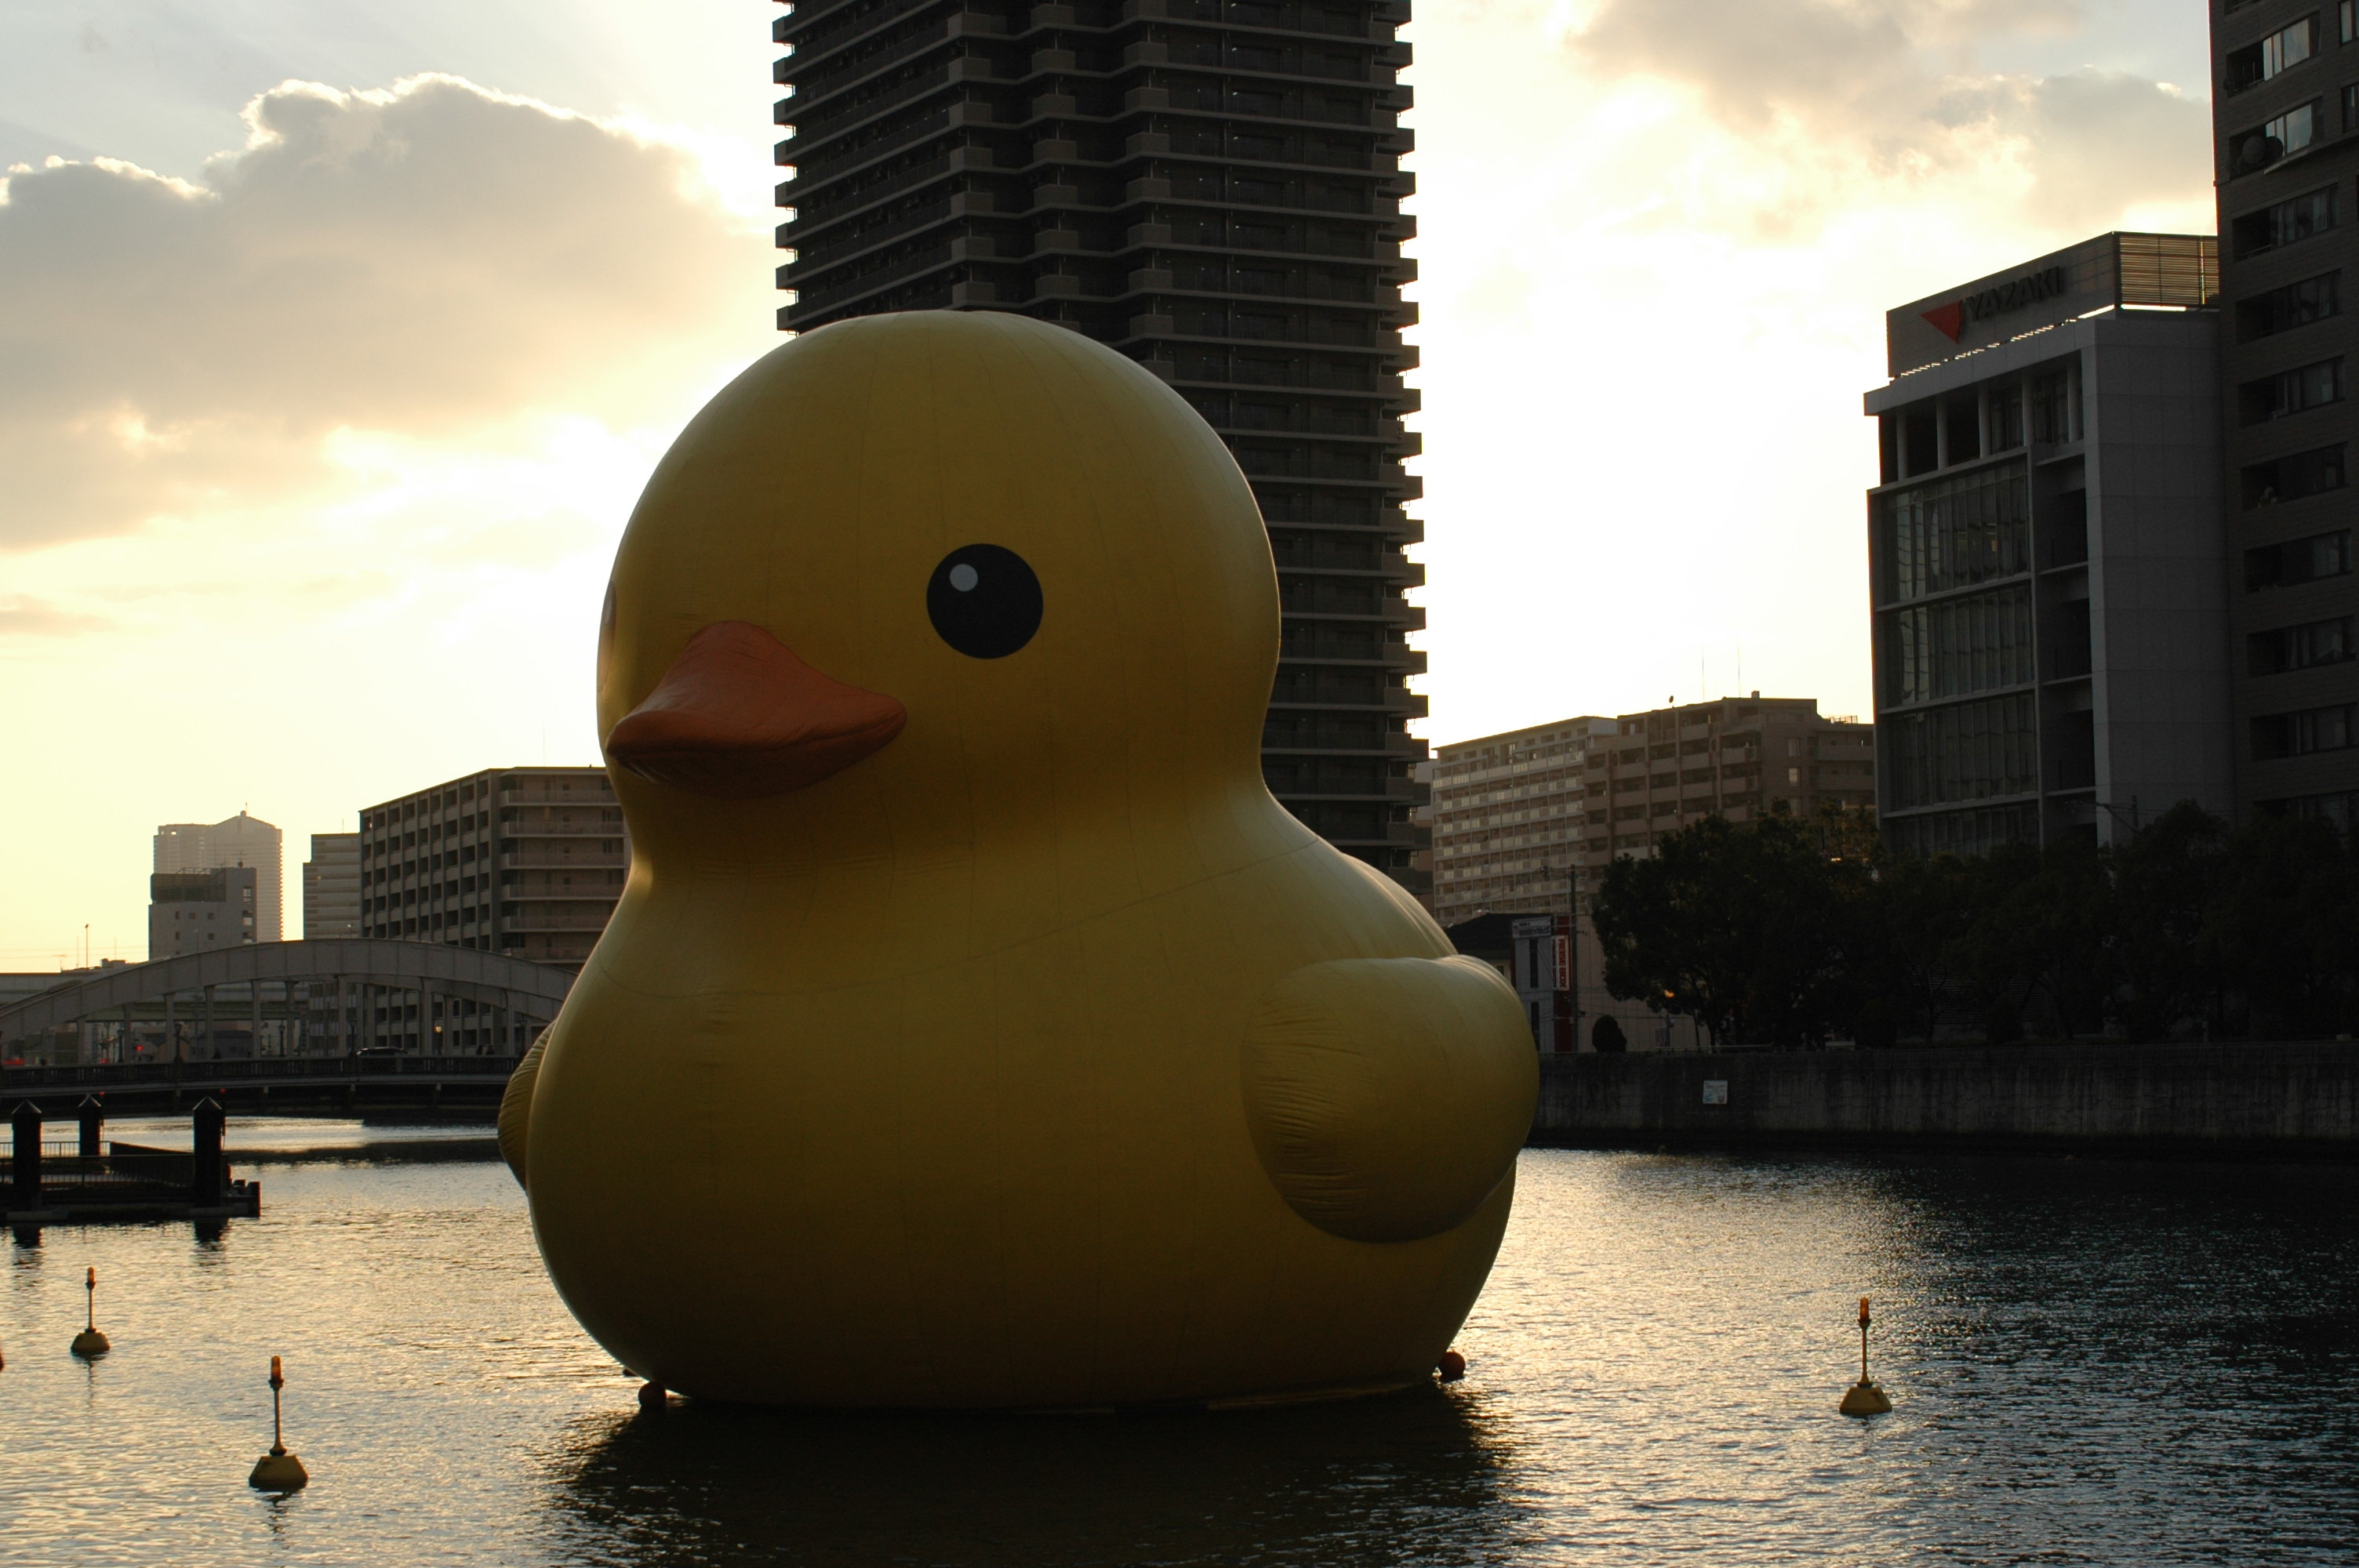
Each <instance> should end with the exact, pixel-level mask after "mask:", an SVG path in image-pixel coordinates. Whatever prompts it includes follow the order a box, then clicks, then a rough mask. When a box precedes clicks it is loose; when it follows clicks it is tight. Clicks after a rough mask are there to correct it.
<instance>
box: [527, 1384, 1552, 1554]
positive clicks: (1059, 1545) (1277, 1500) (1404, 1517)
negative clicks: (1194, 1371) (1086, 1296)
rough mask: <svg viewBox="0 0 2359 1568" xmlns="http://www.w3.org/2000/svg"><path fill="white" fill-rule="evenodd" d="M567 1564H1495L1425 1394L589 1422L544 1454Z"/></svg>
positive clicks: (1480, 1483) (1453, 1435) (1471, 1422)
mask: <svg viewBox="0 0 2359 1568" xmlns="http://www.w3.org/2000/svg"><path fill="white" fill-rule="evenodd" d="M552 1459H553V1464H552V1466H551V1467H552V1471H553V1473H554V1474H555V1475H556V1476H558V1477H559V1478H560V1483H561V1486H560V1490H559V1491H558V1492H557V1493H556V1494H555V1497H554V1499H553V1501H554V1503H555V1508H556V1512H557V1514H558V1516H559V1524H558V1539H559V1541H560V1542H561V1546H562V1552H561V1554H562V1555H563V1556H564V1557H565V1558H566V1559H568V1560H569V1561H575V1562H582V1563H610V1562H611V1563H623V1562H628V1563H660V1564H673V1563H678V1564H688V1563H698V1564H704V1563H773V1562H780V1561H788V1562H796V1563H813V1564H837V1563H846V1564H849V1563H942V1564H967V1563H973V1564H984V1563H994V1564H996V1563H1041V1564H1063V1563H1107V1562H1121V1563H1421V1562H1429V1561H1433V1562H1463V1561H1468V1560H1470V1559H1479V1560H1484V1561H1505V1560H1507V1559H1508V1558H1509V1557H1511V1556H1512V1555H1513V1553H1512V1552H1511V1551H1510V1548H1511V1547H1512V1545H1513V1544H1514V1542H1515V1540H1516V1537H1517V1521H1516V1519H1515V1515H1514V1512H1513V1510H1511V1509H1507V1508H1506V1507H1504V1506H1503V1505H1502V1502H1501V1498H1500V1495H1499V1490H1498V1485H1497V1483H1498V1478H1499V1467H1500V1457H1499V1455H1498V1454H1496V1453H1495V1451H1494V1447H1493V1445H1492V1444H1491V1443H1490V1442H1489V1441H1488V1437H1487V1434H1486V1433H1484V1431H1483V1422H1481V1421H1480V1420H1479V1419H1478V1418H1475V1417H1473V1416H1471V1415H1470V1414H1469V1413H1468V1412H1467V1411H1465V1410H1464V1409H1463V1408H1462V1406H1461V1405H1460V1403H1459V1402H1458V1401H1456V1400H1452V1399H1451V1398H1450V1397H1448V1396H1447V1395H1445V1394H1442V1393H1440V1392H1438V1391H1431V1390H1428V1391H1424V1392H1420V1393H1413V1394H1405V1395H1396V1396H1393V1397H1390V1398H1386V1399H1383V1400H1370V1401H1368V1402H1366V1403H1365V1404H1361V1405H1352V1406H1334V1405H1329V1406H1321V1407H1313V1408H1307V1409H1304V1408H1298V1409H1292V1410H1279V1411H1256V1412H1249V1413H1248V1412H1227V1413H1223V1414H1220V1415H1193V1416H1190V1415H1176V1414H1157V1415H1146V1416H1136V1417H1125V1418H1118V1419H1112V1420H1108V1419H1100V1418H1080V1417H1076V1418H1055V1417H1029V1418H988V1417H975V1418H951V1419H943V1418H921V1419H912V1418H898V1419H886V1418H881V1417H860V1418H853V1419H848V1420H847V1419H842V1418H836V1419H821V1418H817V1417H810V1416H790V1415H777V1414H771V1413H767V1412H763V1411H743V1410H728V1409H711V1408H702V1409H697V1408H688V1407H677V1408H675V1409H674V1410H672V1411H669V1412H668V1413H666V1414H664V1415H661V1416H657V1417H644V1416H641V1417H624V1416H604V1417H601V1418H598V1419H595V1420H591V1421H584V1422H579V1423H576V1425H575V1426H574V1427H573V1428H572V1429H571V1431H569V1432H568V1433H567V1434H566V1441H565V1442H564V1444H562V1445H561V1447H560V1449H559V1451H558V1453H557V1454H554V1455H552Z"/></svg>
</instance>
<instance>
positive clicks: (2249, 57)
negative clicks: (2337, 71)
mask: <svg viewBox="0 0 2359 1568" xmlns="http://www.w3.org/2000/svg"><path fill="white" fill-rule="evenodd" d="M2317 52H2318V18H2317V17H2316V16H2304V17H2303V18H2302V19H2301V20H2300V21H2299V22H2296V23H2295V24H2294V25H2293V26H2291V27H2280V28H2278V29H2277V31H2276V32H2274V33H2271V34H2270V35H2269V36H2268V37H2267V38H2263V39H2262V40H2261V41H2260V42H2259V43H2256V44H2247V45H2245V47H2244V48H2243V49H2234V50H2231V51H2230V53H2229V55H2228V61H2227V63H2228V76H2227V82H2226V86H2227V89H2228V91H2229V92H2243V91H2244V90H2245V89H2246V88H2247V87H2256V86H2258V85H2259V84H2260V83H2262V82H2264V81H2268V80H2269V79H2270V78H2272V77H2274V76H2276V75H2277V73H2278V72H2279V71H2281V70H2287V69H2288V68H2289V67H2292V66H2297V65H2299V64H2300V63H2301V62H2302V61H2304V60H2306V59H2309V58H2310V56H2311V55H2313V54H2316V53H2317Z"/></svg>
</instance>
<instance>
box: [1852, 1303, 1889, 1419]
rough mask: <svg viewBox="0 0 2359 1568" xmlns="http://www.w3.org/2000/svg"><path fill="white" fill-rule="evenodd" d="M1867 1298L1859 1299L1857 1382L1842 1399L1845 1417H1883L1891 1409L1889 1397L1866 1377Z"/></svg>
mask: <svg viewBox="0 0 2359 1568" xmlns="http://www.w3.org/2000/svg"><path fill="white" fill-rule="evenodd" d="M1867 1325H1868V1315H1867V1298H1866V1297H1865V1296H1862V1297H1860V1298H1859V1381H1858V1382H1857V1383H1854V1385H1852V1387H1851V1388H1850V1389H1848V1390H1845V1391H1844V1393H1843V1406H1842V1409H1843V1414H1845V1415H1858V1416H1869V1415H1883V1414H1885V1413H1886V1411H1890V1410H1891V1409H1892V1399H1891V1396H1890V1395H1888V1394H1886V1392H1885V1391H1884V1390H1882V1389H1879V1388H1877V1387H1876V1386H1875V1383H1874V1382H1873V1381H1872V1380H1871V1379H1869V1378H1868V1375H1867Z"/></svg>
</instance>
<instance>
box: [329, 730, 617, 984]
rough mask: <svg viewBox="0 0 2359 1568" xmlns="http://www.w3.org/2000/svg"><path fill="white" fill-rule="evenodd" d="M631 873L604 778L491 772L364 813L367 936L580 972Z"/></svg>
mask: <svg viewBox="0 0 2359 1568" xmlns="http://www.w3.org/2000/svg"><path fill="white" fill-rule="evenodd" d="M629 868H630V842H629V840H628V838H626V837H625V834H624V831H623V808H622V806H620V805H619V804H617V803H616V801H615V798H614V784H612V783H611V782H610V781H609V780H608V779H607V777H606V770H605V769H603V768H552V767H538V768H487V769H485V770H484V772H482V773H472V774H470V775H468V776H467V777H465V778H462V779H452V780H451V781H450V782H449V783H447V784H437V785H435V786H434V787H433V788H432V789H428V790H420V791H419V792H418V793H417V794H415V795H403V796H401V797H399V798H398V799H395V800H388V801H385V802H382V803H380V804H378V805H376V806H370V807H368V808H367V809H366V810H364V811H363V812H362V813H361V831H360V896H361V905H362V907H361V913H360V921H361V927H362V930H363V931H364V933H365V934H366V935H371V936H397V937H402V938H405V939H407V940H408V941H413V942H440V943H445V944H448V945H450V946H460V947H476V948H481V949H483V950H484V951H486V952H496V953H505V954H506V955H507V956H508V957H512V958H527V959H531V960H533V961H535V962H537V963H543V964H555V965H559V966H560V967H563V968H581V966H582V960H584V959H586V958H587V957H590V949H591V948H592V947H593V946H596V945H597V941H598V935H599V933H600V932H602V931H603V930H605V928H606V919H607V917H608V916H609V915H611V914H614V904H615V902H616V901H617V900H619V899H620V898H621V897H622V896H623V882H624V879H625V876H626V874H627V873H628V871H629Z"/></svg>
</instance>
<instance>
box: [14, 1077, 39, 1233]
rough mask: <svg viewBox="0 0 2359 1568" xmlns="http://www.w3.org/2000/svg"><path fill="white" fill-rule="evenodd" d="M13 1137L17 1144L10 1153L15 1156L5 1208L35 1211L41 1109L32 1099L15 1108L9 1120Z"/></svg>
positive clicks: (37, 1205)
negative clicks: (14, 1135) (6, 1206)
mask: <svg viewBox="0 0 2359 1568" xmlns="http://www.w3.org/2000/svg"><path fill="white" fill-rule="evenodd" d="M9 1123H10V1127H11V1130H13V1131H14V1132H15V1134H16V1144H15V1146H14V1147H13V1148H12V1149H11V1150H10V1151H9V1152H10V1153H11V1154H12V1155H13V1156H14V1157H15V1158H14V1162H13V1164H12V1166H11V1169H10V1172H9V1174H10V1176H11V1178H12V1180H11V1181H10V1183H9V1194H8V1206H9V1207H11V1208H38V1207H40V1206H41V1108H40V1107H39V1106H37V1105H35V1104H34V1103H33V1102H32V1101H31V1100H26V1101H24V1102H22V1103H21V1104H19V1105H18V1106H17V1107H16V1113H15V1114H14V1115H13V1116H11V1117H10V1118H9Z"/></svg>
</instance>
